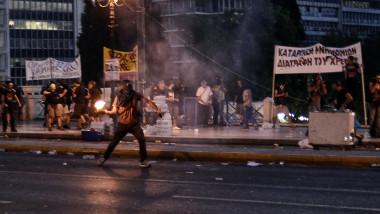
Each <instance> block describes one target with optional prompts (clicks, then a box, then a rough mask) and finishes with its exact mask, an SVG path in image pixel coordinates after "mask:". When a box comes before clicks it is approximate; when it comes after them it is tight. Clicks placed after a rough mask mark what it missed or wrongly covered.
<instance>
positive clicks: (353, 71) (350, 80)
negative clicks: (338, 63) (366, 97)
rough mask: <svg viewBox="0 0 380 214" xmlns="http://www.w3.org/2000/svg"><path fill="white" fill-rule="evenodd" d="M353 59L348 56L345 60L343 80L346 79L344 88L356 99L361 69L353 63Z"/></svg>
mask: <svg viewBox="0 0 380 214" xmlns="http://www.w3.org/2000/svg"><path fill="white" fill-rule="evenodd" d="M354 60H355V58H354V57H353V56H349V57H348V59H347V64H346V67H345V72H344V74H345V78H346V86H347V90H348V92H349V93H350V94H351V96H353V97H354V98H355V99H358V98H359V97H358V95H359V89H360V76H359V75H360V73H361V69H360V66H359V64H358V63H356V62H354Z"/></svg>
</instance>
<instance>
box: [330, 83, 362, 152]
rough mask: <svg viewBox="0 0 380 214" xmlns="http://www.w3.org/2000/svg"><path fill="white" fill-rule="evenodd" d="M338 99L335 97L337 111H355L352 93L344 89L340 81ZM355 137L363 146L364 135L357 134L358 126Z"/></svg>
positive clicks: (337, 91) (337, 89) (337, 90)
mask: <svg viewBox="0 0 380 214" xmlns="http://www.w3.org/2000/svg"><path fill="white" fill-rule="evenodd" d="M335 85H336V88H335V90H336V97H335V100H334V106H335V108H336V109H339V110H346V109H348V110H351V111H354V110H355V107H356V105H355V102H354V98H353V97H352V95H351V94H350V92H348V90H346V89H344V88H343V84H342V83H341V82H340V81H338V82H336V84H335ZM356 122H357V119H356V118H355V123H356ZM355 137H356V138H357V139H358V145H361V144H362V140H363V136H362V135H359V134H357V132H356V126H355Z"/></svg>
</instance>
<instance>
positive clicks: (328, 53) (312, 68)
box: [274, 43, 362, 74]
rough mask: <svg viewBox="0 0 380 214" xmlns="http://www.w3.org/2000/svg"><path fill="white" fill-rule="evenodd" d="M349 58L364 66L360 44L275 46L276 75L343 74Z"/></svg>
mask: <svg viewBox="0 0 380 214" xmlns="http://www.w3.org/2000/svg"><path fill="white" fill-rule="evenodd" d="M348 56H353V57H354V58H355V59H356V61H357V63H358V64H362V53H361V46H360V43H356V44H354V45H351V46H347V47H344V48H333V47H325V46H323V45H321V44H319V43H318V44H316V45H313V46H310V47H305V48H299V47H286V46H277V45H276V46H275V56H274V57H275V58H274V73H275V74H313V73H332V72H342V71H344V67H345V65H346V61H347V58H348Z"/></svg>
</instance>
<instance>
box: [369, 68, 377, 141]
mask: <svg viewBox="0 0 380 214" xmlns="http://www.w3.org/2000/svg"><path fill="white" fill-rule="evenodd" d="M368 89H369V90H367V91H368V95H367V96H366V99H367V107H368V110H369V116H370V117H369V118H370V123H369V124H370V129H369V133H370V135H371V137H376V138H378V137H380V75H376V78H373V79H372V80H371V81H370V82H369V88H368ZM367 91H366V92H367Z"/></svg>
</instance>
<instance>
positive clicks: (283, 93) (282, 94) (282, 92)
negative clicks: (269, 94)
mask: <svg viewBox="0 0 380 214" xmlns="http://www.w3.org/2000/svg"><path fill="white" fill-rule="evenodd" d="M288 96H289V95H288V89H287V88H286V87H285V83H284V82H282V83H280V86H279V87H277V88H276V89H275V90H274V97H275V99H276V107H275V110H274V115H273V117H274V118H273V127H272V128H275V127H276V122H277V114H278V113H280V112H283V113H284V114H285V116H286V117H287V118H288V121H289V125H290V129H292V130H293V129H295V128H296V127H295V126H294V125H293V124H292V118H291V117H290V112H289V108H288V106H287V103H288Z"/></svg>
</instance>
